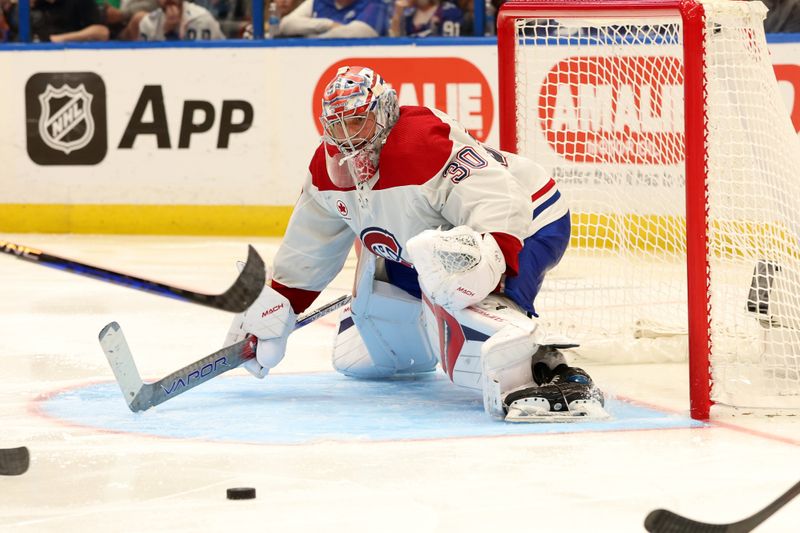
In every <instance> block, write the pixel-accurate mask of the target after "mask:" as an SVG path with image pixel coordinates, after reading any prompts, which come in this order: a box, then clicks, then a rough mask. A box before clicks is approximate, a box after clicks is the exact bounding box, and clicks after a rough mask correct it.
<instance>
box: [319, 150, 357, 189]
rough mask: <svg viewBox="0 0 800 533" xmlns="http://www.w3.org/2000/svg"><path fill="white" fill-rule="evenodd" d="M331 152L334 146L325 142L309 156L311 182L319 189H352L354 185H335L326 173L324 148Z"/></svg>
mask: <svg viewBox="0 0 800 533" xmlns="http://www.w3.org/2000/svg"><path fill="white" fill-rule="evenodd" d="M326 148H327V150H329V153H331V154H333V153H334V151H335V150H336V147H334V146H330V145H329V144H326V143H320V145H319V146H317V150H316V151H315V152H314V155H313V156H312V157H311V163H310V164H309V165H308V171H309V172H311V183H312V184H313V185H314V187H316V188H317V189H319V190H320V191H352V190H353V189H355V186H353V187H349V188H346V189H343V188H342V187H338V186H336V185H335V184H334V183H333V181H331V177H330V176H329V175H328V166H327V165H326V163H325V150H326Z"/></svg>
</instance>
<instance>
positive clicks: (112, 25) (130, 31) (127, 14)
mask: <svg viewBox="0 0 800 533" xmlns="http://www.w3.org/2000/svg"><path fill="white" fill-rule="evenodd" d="M155 9H158V0H122V1H121V2H120V3H119V4H118V5H116V6H115V5H113V4H111V3H107V4H106V6H105V23H106V25H107V26H108V28H109V30H110V31H111V38H112V39H117V40H120V41H135V40H136V39H138V38H139V22H141V20H142V19H143V18H144V17H146V16H147V14H148V13H150V12H151V11H153V10H155Z"/></svg>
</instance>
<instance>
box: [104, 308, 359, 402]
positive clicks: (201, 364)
mask: <svg viewBox="0 0 800 533" xmlns="http://www.w3.org/2000/svg"><path fill="white" fill-rule="evenodd" d="M350 298H351V297H350V296H349V295H347V296H342V297H340V298H337V299H336V300H334V301H332V302H331V303H329V304H326V305H324V306H322V307H320V308H319V309H317V310H315V311H311V312H309V313H306V314H303V315H301V316H300V317H298V319H297V322H295V326H294V329H295V330H297V329H299V328H302V327H303V326H305V325H307V324H310V323H311V322H313V321H315V320H316V319H318V318H320V317H323V316H325V315H327V314H328V313H330V312H332V311H334V310H336V309H339V308H340V307H343V306H345V305H347V304H348V303H349V302H350ZM99 338H100V345H101V346H102V347H103V351H104V352H105V354H106V358H107V359H108V362H109V364H110V365H111V370H113V372H114V377H116V378H117V383H118V384H119V387H120V389H122V395H123V396H124V397H125V401H126V402H127V403H128V407H130V409H131V411H133V412H137V411H145V410H147V409H150V408H151V407H153V406H156V405H158V404H160V403H163V402H166V401H167V400H169V399H170V398H174V397H175V396H178V395H179V394H182V393H184V392H186V391H187V390H189V389H191V388H193V387H196V386H197V385H200V384H201V383H205V382H206V381H208V380H210V379H212V378H215V377H217V376H219V375H220V374H224V373H225V372H227V371H229V370H233V369H234V368H236V367H238V366H239V365H241V364H242V363H244V362H245V361H247V360H248V359H252V358H253V357H255V346H256V338H255V337H252V336H248V338H246V339H245V340H243V341H241V342H237V343H236V344H232V345H230V346H227V347H225V348H223V349H221V350H219V351H217V352H214V353H212V354H211V355H207V356H206V357H203V358H202V359H200V360H199V361H196V362H194V363H192V364H190V365H188V366H185V367H183V368H181V369H180V370H177V371H175V372H173V373H172V374H170V375H168V376H166V377H164V378H161V379H159V380H158V381H156V382H154V383H144V382H143V381H142V378H141V377H140V376H139V371H138V370H137V369H136V363H135V362H134V360H133V354H131V350H130V348H129V347H128V343H127V342H126V341H125V337H124V335H123V334H122V328H120V325H119V324H117V323H116V322H111V323H110V324H108V325H107V326H106V327H104V328H103V330H102V331H101V332H100V335H99Z"/></svg>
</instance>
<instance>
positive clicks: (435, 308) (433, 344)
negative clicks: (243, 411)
mask: <svg viewBox="0 0 800 533" xmlns="http://www.w3.org/2000/svg"><path fill="white" fill-rule="evenodd" d="M320 120H321V122H322V125H323V128H324V136H323V139H322V142H321V143H320V145H319V146H318V147H317V149H316V152H315V153H314V156H313V157H312V159H311V164H310V166H309V173H308V175H307V176H306V181H305V184H304V186H303V192H302V194H301V196H300V199H299V200H298V202H297V205H296V206H295V209H294V212H293V213H292V216H291V219H290V221H289V226H288V228H287V231H286V234H285V237H284V239H283V242H282V244H281V246H280V248H279V250H278V252H277V254H276V257H275V260H274V272H273V273H272V278H271V281H270V283H269V284H268V286H267V287H266V288H265V290H264V292H263V293H262V294H261V296H260V297H259V299H258V300H257V301H256V302H255V303H254V304H253V306H252V307H251V308H250V309H248V310H247V311H246V312H245V313H243V314H242V315H239V316H237V317H236V319H235V320H234V323H233V324H232V326H231V330H230V331H229V335H228V338H227V339H226V342H227V344H232V343H233V342H236V341H238V340H240V339H242V338H244V335H245V333H251V334H254V335H255V336H257V337H258V339H259V341H258V345H257V350H256V351H257V358H256V359H253V360H251V361H248V363H246V366H247V369H248V370H249V371H250V372H251V373H252V374H254V375H255V376H257V377H264V376H265V375H266V374H267V373H268V372H269V370H270V369H271V368H273V367H274V366H275V365H277V364H278V362H280V361H281V359H282V358H283V356H284V352H285V349H286V342H287V337H288V335H289V333H290V332H291V331H292V329H293V325H294V322H295V319H296V316H297V314H298V313H300V312H302V311H303V310H305V309H306V308H307V307H308V306H309V305H310V304H311V303H312V301H313V300H314V299H315V298H316V297H317V295H318V294H319V292H320V291H321V290H322V289H324V288H325V287H326V286H327V285H328V283H330V281H331V280H333V278H334V277H335V276H336V274H337V273H338V272H339V271H340V270H341V268H342V266H343V264H344V262H345V259H346V257H347V255H348V252H349V250H350V247H351V245H352V243H353V240H354V237H357V238H358V239H359V240H360V242H361V244H362V245H363V250H362V251H361V253H360V256H359V262H358V267H357V269H356V285H355V291H354V299H353V302H352V304H351V306H350V307H349V308H345V310H344V312H343V313H342V316H341V317H340V324H339V329H338V334H337V337H336V341H335V346H334V351H333V366H334V368H336V370H337V371H339V372H341V373H343V374H346V375H348V376H353V377H357V378H370V379H380V378H390V377H392V376H399V375H409V374H417V373H423V372H430V371H433V370H434V369H435V368H436V366H437V364H441V366H442V369H443V370H444V371H445V372H446V373H447V375H448V376H449V378H450V379H451V381H453V382H454V383H455V384H457V385H461V386H465V387H470V388H473V389H477V390H481V391H482V392H483V399H484V407H485V410H486V411H487V412H488V413H489V414H490V415H492V416H494V417H498V418H505V419H506V420H513V421H537V420H553V419H558V418H561V419H575V418H576V417H581V416H589V417H605V416H607V415H606V413H605V411H604V409H603V407H602V406H603V395H602V393H601V392H600V391H599V390H598V389H597V388H596V387H595V386H594V384H593V383H592V380H591V379H590V377H589V376H588V375H587V374H586V372H584V371H583V370H581V369H579V368H574V367H570V366H568V365H567V362H566V361H565V359H564V356H563V354H562V353H561V352H560V351H559V347H563V346H559V345H558V344H555V343H554V342H552V341H550V340H548V338H547V336H546V334H545V332H544V331H542V329H541V328H540V327H539V326H538V324H537V320H536V318H535V317H536V316H537V315H536V311H535V309H534V305H533V304H534V298H535V297H536V294H537V292H538V291H539V289H540V287H541V284H542V280H543V278H544V275H545V273H546V272H547V271H548V270H549V269H551V268H552V267H553V266H555V265H556V264H557V263H558V262H559V260H560V259H561V257H562V255H563V253H564V251H565V249H566V247H567V244H568V242H569V237H570V215H569V210H568V208H567V205H566V203H565V201H564V199H563V198H561V195H560V193H559V192H558V189H557V188H556V186H555V183H554V181H553V180H552V179H550V178H549V177H548V176H546V175H545V173H544V171H543V169H542V168H541V167H540V166H538V165H536V164H535V163H533V162H532V161H530V160H528V159H525V158H523V157H520V156H517V155H514V154H510V153H505V152H500V151H497V150H494V149H492V148H489V147H487V146H485V145H483V144H481V143H480V142H478V141H477V140H475V139H474V138H473V137H472V136H470V135H469V133H468V132H467V131H466V130H465V129H464V128H463V127H462V126H461V125H459V124H458V123H457V122H456V121H454V120H453V119H452V118H450V117H448V116H447V115H445V114H444V113H442V112H440V111H437V110H435V109H430V108H427V107H417V106H403V107H398V103H397V95H396V93H395V91H394V90H393V89H391V88H390V87H389V85H387V84H386V83H385V82H384V81H383V79H382V78H381V77H380V76H379V75H378V74H376V73H375V72H373V71H372V70H371V69H369V68H363V67H342V68H341V69H339V71H338V73H337V74H336V76H335V78H334V79H333V80H332V81H331V82H330V84H329V85H328V86H327V88H326V90H325V93H324V96H323V101H322V116H321V117H320Z"/></svg>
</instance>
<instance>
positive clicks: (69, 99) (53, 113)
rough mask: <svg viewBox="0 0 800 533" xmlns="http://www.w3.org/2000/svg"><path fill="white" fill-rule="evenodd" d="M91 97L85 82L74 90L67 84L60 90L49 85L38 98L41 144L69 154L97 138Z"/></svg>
mask: <svg viewBox="0 0 800 533" xmlns="http://www.w3.org/2000/svg"><path fill="white" fill-rule="evenodd" d="M92 98H93V96H92V94H90V93H89V91H87V90H86V87H85V86H84V84H83V83H81V84H80V85H78V86H77V87H75V88H73V87H70V86H69V85H66V84H64V85H62V86H61V87H59V88H58V89H56V88H55V87H53V86H52V85H50V84H47V87H46V88H45V90H44V92H43V93H42V94H40V95H39V103H40V105H41V109H42V113H41V115H40V117H39V135H40V136H41V139H42V141H44V143H45V144H46V145H47V146H49V147H50V148H52V149H54V150H59V151H61V152H64V153H65V154H67V155H69V154H70V152H73V151H75V150H80V149H81V148H84V147H85V146H87V145H88V144H89V143H90V142H91V141H92V137H93V136H94V119H93V118H92Z"/></svg>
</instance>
